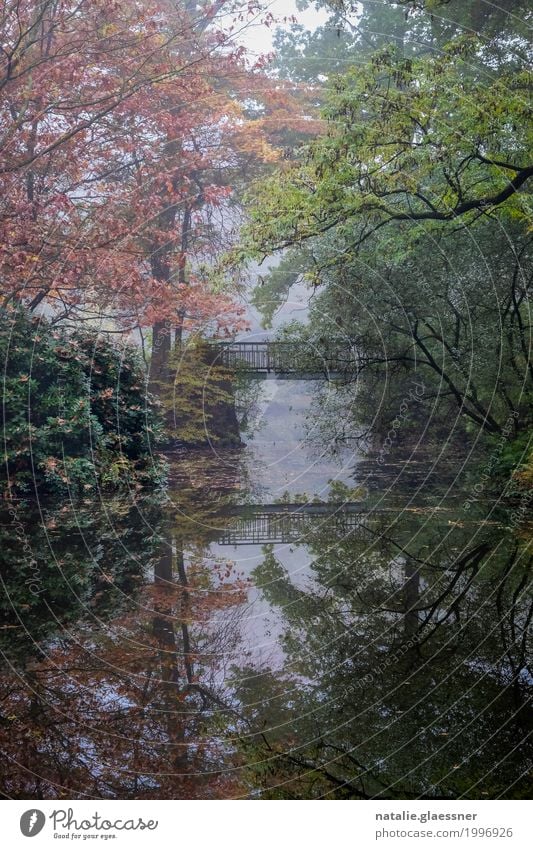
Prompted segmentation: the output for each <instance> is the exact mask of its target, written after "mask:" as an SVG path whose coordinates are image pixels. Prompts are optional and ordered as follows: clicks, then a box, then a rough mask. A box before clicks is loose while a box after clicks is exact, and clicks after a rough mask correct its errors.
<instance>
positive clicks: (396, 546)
mask: <svg viewBox="0 0 533 849" xmlns="http://www.w3.org/2000/svg"><path fill="white" fill-rule="evenodd" d="M311 548H312V551H313V554H314V562H313V581H312V582H310V583H309V586H308V587H307V588H305V589H302V588H301V587H296V586H295V585H294V584H293V583H292V581H291V579H290V577H289V575H288V574H287V573H286V572H285V570H284V569H283V567H282V565H281V564H280V563H279V562H278V560H277V559H276V557H275V555H274V552H273V551H272V550H271V549H266V550H265V557H264V561H263V563H262V564H261V566H260V567H258V568H257V570H256V573H255V576H254V577H255V580H256V581H257V583H258V584H260V585H262V591H263V594H264V596H265V597H266V599H267V600H268V601H269V602H270V604H271V605H272V606H274V607H275V608H276V609H277V610H278V611H279V615H280V617H281V619H282V622H283V626H284V629H283V630H284V633H283V647H284V650H285V653H286V665H285V669H284V670H283V671H282V672H281V671H280V670H268V669H264V668H263V669H253V668H247V669H239V670H236V671H235V678H236V680H237V681H238V682H240V683H238V688H239V693H240V696H241V698H242V700H243V702H244V703H245V704H246V706H247V707H246V708H245V712H246V714H247V716H248V718H249V721H250V722H251V723H252V726H253V728H254V729H255V732H256V733H255V735H253V734H252V735H250V734H247V735H245V736H243V748H244V749H245V751H246V756H247V759H248V762H249V763H250V765H251V766H250V771H251V778H250V780H251V782H252V783H254V784H257V783H259V784H260V785H261V787H262V789H263V792H264V793H265V794H266V795H267V796H274V797H278V796H282V797H284V798H287V797H288V798H314V797H322V796H325V797H334V798H374V797H376V798H379V797H383V798H400V799H401V798H418V797H422V798H439V797H440V798H457V797H463V796H464V797H466V798H483V797H485V796H488V797H491V798H494V797H497V796H498V797H499V796H503V797H510V798H513V797H527V795H528V793H529V792H531V772H530V770H531V761H532V756H533V747H532V745H531V737H530V735H531V732H532V730H533V723H532V718H531V711H530V707H531V681H532V678H531V667H530V666H528V642H527V637H528V629H529V626H530V622H531V617H532V612H533V606H532V602H531V596H530V594H528V590H529V589H530V585H531V566H532V559H531V553H530V550H529V549H528V544H527V540H524V539H521V540H520V539H517V538H514V537H512V536H511V535H510V534H506V533H505V532H504V531H503V529H502V528H501V527H499V526H498V525H497V524H496V523H495V522H493V523H491V522H489V523H488V524H485V525H484V524H483V523H482V524H477V523H475V522H470V523H468V524H467V523H464V522H463V523H461V522H460V521H459V520H458V519H457V518H453V514H452V513H451V512H446V511H443V513H438V512H435V513H433V514H432V515H430V516H429V518H428V516H427V515H426V516H425V515H424V514H423V511H416V512H410V511H407V512H404V513H401V512H398V513H396V514H394V515H392V516H391V515H390V514H387V515H386V516H382V518H381V519H379V518H377V517H375V518H373V519H369V520H368V521H367V522H366V529H363V528H361V529H360V530H359V531H357V533H355V534H352V535H351V536H347V537H346V538H344V539H343V540H339V541H336V542H335V541H332V539H331V538H328V533H327V530H326V529H324V530H322V531H321V532H320V534H318V535H316V537H315V538H314V539H313V541H312V543H311ZM529 660H530V657H529Z"/></svg>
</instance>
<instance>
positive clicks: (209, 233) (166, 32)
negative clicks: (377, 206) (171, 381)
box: [0, 0, 274, 376]
mask: <svg viewBox="0 0 533 849" xmlns="http://www.w3.org/2000/svg"><path fill="white" fill-rule="evenodd" d="M223 8H224V12H225V13H226V14H227V15H228V16H229V19H230V20H231V17H232V15H233V12H235V21H234V23H235V22H236V21H237V19H238V18H239V16H240V18H241V21H242V22H241V25H244V24H245V21H246V19H247V16H248V15H252V14H254V12H256V11H257V10H256V9H255V6H253V5H250V6H249V7H248V8H247V9H246V10H245V11H244V12H243V11H242V10H241V9H240V7H239V5H238V4H234V3H233V2H231V0H227V2H220V0H219V2H216V3H214V4H208V3H199V4H198V3H190V2H185V0H180V2H179V3H178V4H177V5H174V4H169V3H168V2H166V0H146V2H143V3H140V4H134V5H128V6H127V7H125V6H124V4H118V3H113V4H109V3H101V2H100V1H99V0H97V2H85V0H82V2H80V3H79V4H77V5H76V6H72V4H70V3H69V2H68V0H60V2H59V3H55V2H54V3H52V2H45V3H42V4H39V5H38V7H35V4H33V3H31V2H28V1H27V0H11V2H9V3H8V4H5V6H4V13H3V14H4V17H3V21H2V23H3V31H4V45H3V53H4V59H5V64H4V69H3V72H4V77H3V79H2V81H1V86H2V90H3V104H2V107H1V108H2V110H3V111H2V123H3V126H4V128H5V129H4V135H3V138H2V139H0V179H1V180H2V190H3V197H4V199H5V200H4V205H3V210H2V215H1V217H0V227H1V228H2V236H3V244H4V247H3V254H2V257H0V267H1V270H2V276H3V282H2V293H3V297H4V305H6V304H8V303H11V302H13V300H16V301H23V302H24V303H25V304H26V305H27V306H28V307H29V309H30V310H35V309H41V310H42V309H43V308H44V309H46V310H47V311H48V312H50V313H52V319H53V321H55V322H58V321H61V322H63V323H65V322H66V323H70V324H73V323H78V322H79V321H82V320H94V319H95V318H96V319H99V320H101V321H104V322H105V323H106V324H105V326H106V328H107V329H110V328H111V329H118V330H119V331H124V330H126V331H131V330H133V329H139V328H140V329H141V331H142V329H143V328H149V327H151V326H153V327H154V334H153V339H152V343H153V349H154V353H153V357H152V363H153V368H152V370H153V373H154V374H155V375H156V376H157V373H158V371H159V370H160V369H161V368H166V365H165V364H166V363H167V360H168V353H169V346H170V338H169V337H170V328H174V327H175V328H176V329H177V330H176V333H177V335H178V336H179V334H180V333H181V328H182V327H184V326H185V328H186V329H187V328H189V327H193V328H203V327H205V325H206V324H209V323H210V322H211V323H212V327H213V330H214V331H217V330H218V331H221V332H224V330H225V329H227V328H228V327H230V326H231V327H235V326H238V322H239V314H240V311H239V309H238V308H237V307H236V306H235V304H234V303H233V302H232V300H231V298H230V297H228V296H227V295H224V293H223V292H222V291H221V290H220V289H219V290H218V291H214V290H213V288H212V287H211V285H210V283H208V282H207V281H206V279H205V274H204V273H203V272H202V267H201V266H202V264H205V263H206V261H207V260H208V259H209V257H210V256H211V255H212V253H213V252H214V251H215V250H216V249H217V247H218V245H219V243H220V240H222V241H224V240H225V239H229V240H231V238H233V230H234V229H235V227H234V223H231V220H228V221H225V220H224V217H223V212H224V213H225V217H226V218H228V219H231V214H230V201H231V197H232V183H233V181H234V180H237V179H238V177H239V174H240V173H242V172H243V170H244V169H245V168H247V167H249V166H250V164H251V163H253V162H262V161H265V160H269V159H271V158H273V157H274V152H273V150H272V149H271V148H270V147H269V145H268V143H267V142H266V140H265V138H264V133H263V132H262V129H261V122H260V121H255V120H254V117H253V116H252V117H251V118H249V117H248V116H247V114H246V108H245V106H244V105H243V102H242V101H243V99H244V97H245V96H247V94H248V91H249V88H250V87H251V88H254V86H255V83H256V82H257V83H258V84H257V86H256V87H257V89H258V90H261V89H262V90H263V91H266V86H265V84H264V83H263V82H261V81H260V79H261V73H260V72H259V71H257V72H254V71H253V70H248V68H247V65H246V63H245V60H244V52H243V50H242V48H240V47H238V46H236V45H234V44H233V42H232V38H233V29H234V26H231V25H229V26H228V29H227V30H225V31H223V30H221V29H220V28H218V26H217V16H218V15H219V13H220V12H221V11H222V9H223ZM193 259H194V263H193ZM193 264H194V267H195V268H194V271H193V270H192V267H193ZM110 322H112V324H111V325H110ZM167 365H168V364H167Z"/></svg>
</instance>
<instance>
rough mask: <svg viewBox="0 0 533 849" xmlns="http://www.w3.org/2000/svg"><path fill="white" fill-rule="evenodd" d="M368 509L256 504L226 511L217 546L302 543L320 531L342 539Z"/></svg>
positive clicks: (359, 505)
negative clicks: (224, 525) (225, 522)
mask: <svg viewBox="0 0 533 849" xmlns="http://www.w3.org/2000/svg"><path fill="white" fill-rule="evenodd" d="M367 514H368V508H366V507H364V506H363V504H362V502H344V503H342V504H313V503H311V504H257V505H247V506H243V507H231V508H227V510H226V511H225V512H224V516H225V517H227V522H228V523H227V526H226V527H224V528H222V529H221V530H220V532H219V534H218V536H217V540H216V541H217V542H218V544H219V545H266V544H268V543H271V544H289V543H296V542H302V541H305V538H306V536H309V535H311V534H313V533H316V532H317V531H320V530H321V529H323V530H324V531H325V532H327V533H328V534H330V535H331V536H332V537H339V538H343V537H345V536H348V535H349V534H352V533H354V532H355V531H356V530H357V529H359V528H360V527H361V522H362V519H363V518H364V517H365V516H366V515H367Z"/></svg>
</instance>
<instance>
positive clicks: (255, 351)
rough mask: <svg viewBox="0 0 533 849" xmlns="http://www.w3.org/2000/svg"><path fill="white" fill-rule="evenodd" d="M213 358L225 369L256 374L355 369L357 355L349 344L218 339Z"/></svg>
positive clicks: (335, 371)
mask: <svg viewBox="0 0 533 849" xmlns="http://www.w3.org/2000/svg"><path fill="white" fill-rule="evenodd" d="M213 347H215V348H217V349H218V355H217V358H216V361H217V362H219V363H220V364H221V365H224V366H225V367H226V368H230V369H235V370H241V371H247V372H254V373H256V374H261V373H262V374H270V373H272V374H280V375H283V374H317V375H319V374H324V375H327V374H328V373H346V372H348V371H352V372H353V371H354V370H355V366H356V354H355V353H354V351H353V350H352V349H351V348H349V347H346V346H345V347H344V348H339V347H335V346H334V345H331V346H325V347H323V348H322V349H316V350H314V349H312V348H311V347H310V346H305V347H299V346H298V345H295V344H294V343H292V342H279V341H271V340H266V341H260V342H217V343H214V346H213Z"/></svg>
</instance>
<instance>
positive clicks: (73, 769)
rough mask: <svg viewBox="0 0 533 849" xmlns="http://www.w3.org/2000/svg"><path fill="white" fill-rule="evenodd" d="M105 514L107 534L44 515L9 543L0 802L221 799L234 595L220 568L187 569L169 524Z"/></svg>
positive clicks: (228, 780)
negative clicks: (28, 565) (29, 569)
mask: <svg viewBox="0 0 533 849" xmlns="http://www.w3.org/2000/svg"><path fill="white" fill-rule="evenodd" d="M106 506H107V508H109V507H110V506H112V511H111V514H110V515H111V517H112V519H111V521H110V519H109V515H108V514H107V511H106V509H102V510H97V509H95V508H96V505H90V508H89V509H84V508H83V507H81V508H79V507H78V509H77V510H76V511H75V512H73V513H70V512H69V511H67V512H65V511H64V510H62V509H59V511H58V512H54V511H53V510H51V511H50V512H49V514H48V516H47V517H46V518H45V520H44V526H43V525H42V524H40V523H39V521H38V520H36V521H33V519H34V517H31V516H27V515H23V514H21V513H20V511H19V515H22V517H23V519H24V524H23V527H24V529H25V530H24V535H25V536H24V540H22V539H21V540H19V543H18V550H17V544H16V543H15V542H13V536H12V537H11V545H10V547H9V548H8V549H7V550H5V554H6V560H5V562H4V564H3V570H2V571H3V575H4V590H5V593H4V604H5V606H6V608H8V612H9V616H8V618H7V624H6V626H5V630H4V636H5V635H6V634H7V636H8V637H9V638H10V639H9V647H10V650H9V653H8V652H7V651H6V652H5V653H4V660H5V665H6V670H5V673H4V675H3V677H2V684H1V690H2V692H1V696H0V698H1V704H2V714H1V715H2V722H1V730H0V746H1V749H2V750H3V755H4V759H5V763H7V764H9V767H8V768H7V769H5V770H4V778H3V780H2V793H3V794H4V795H5V796H7V797H11V798H55V797H59V798H61V797H63V798H82V797H95V798H106V797H109V798H143V797H148V798H167V797H170V798H187V797H196V796H200V797H211V796H215V797H220V796H226V795H231V794H232V793H234V792H237V791H236V790H235V788H236V786H237V784H236V781H235V780H234V778H233V777H232V773H231V772H229V773H228V772H227V765H228V759H229V758H230V752H229V748H228V745H227V743H226V742H225V740H224V735H225V732H226V731H227V729H228V726H229V725H230V724H231V722H232V721H234V720H232V717H233V716H234V713H235V708H234V707H232V706H231V704H230V703H229V701H228V700H227V699H226V694H225V684H224V674H223V663H224V661H225V659H226V658H227V657H229V655H230V654H231V652H232V651H233V650H234V649H235V647H236V645H237V644H238V631H237V627H236V625H237V622H238V611H239V610H240V606H241V605H242V603H243V601H244V599H245V583H244V582H243V581H241V580H239V579H238V578H237V577H236V575H235V570H234V568H233V566H232V564H229V563H226V564H224V571H223V572H222V571H221V570H220V569H219V568H217V564H214V563H212V562H209V561H208V560H202V558H199V559H196V558H190V557H187V556H186V555H185V553H184V549H183V535H182V534H181V533H180V525H179V522H177V521H176V519H175V516H174V512H173V511H169V510H168V509H167V512H166V514H163V513H162V511H161V509H160V508H159V507H158V506H157V503H152V502H150V501H149V500H148V501H146V502H144V503H143V502H142V501H139V502H138V503H137V504H136V505H135V506H131V505H130V506H129V507H128V506H125V505H124V504H122V505H120V504H119V503H113V505H106ZM21 526H22V524H21ZM8 530H9V529H8ZM24 546H26V550H24ZM28 546H30V547H31V550H32V551H36V552H39V554H38V574H39V580H40V592H39V594H38V595H35V594H32V593H31V591H30V590H29V585H27V584H24V583H23V584H21V582H20V575H21V573H22V574H24V563H25V559H26V560H27V551H28V550H29V549H28ZM34 571H35V570H34ZM34 589H35V588H34ZM13 629H18V630H17V633H18V631H20V632H21V639H20V640H19V641H17V642H15V644H13V640H12V636H13ZM23 636H24V637H25V638H22V637H23Z"/></svg>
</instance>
